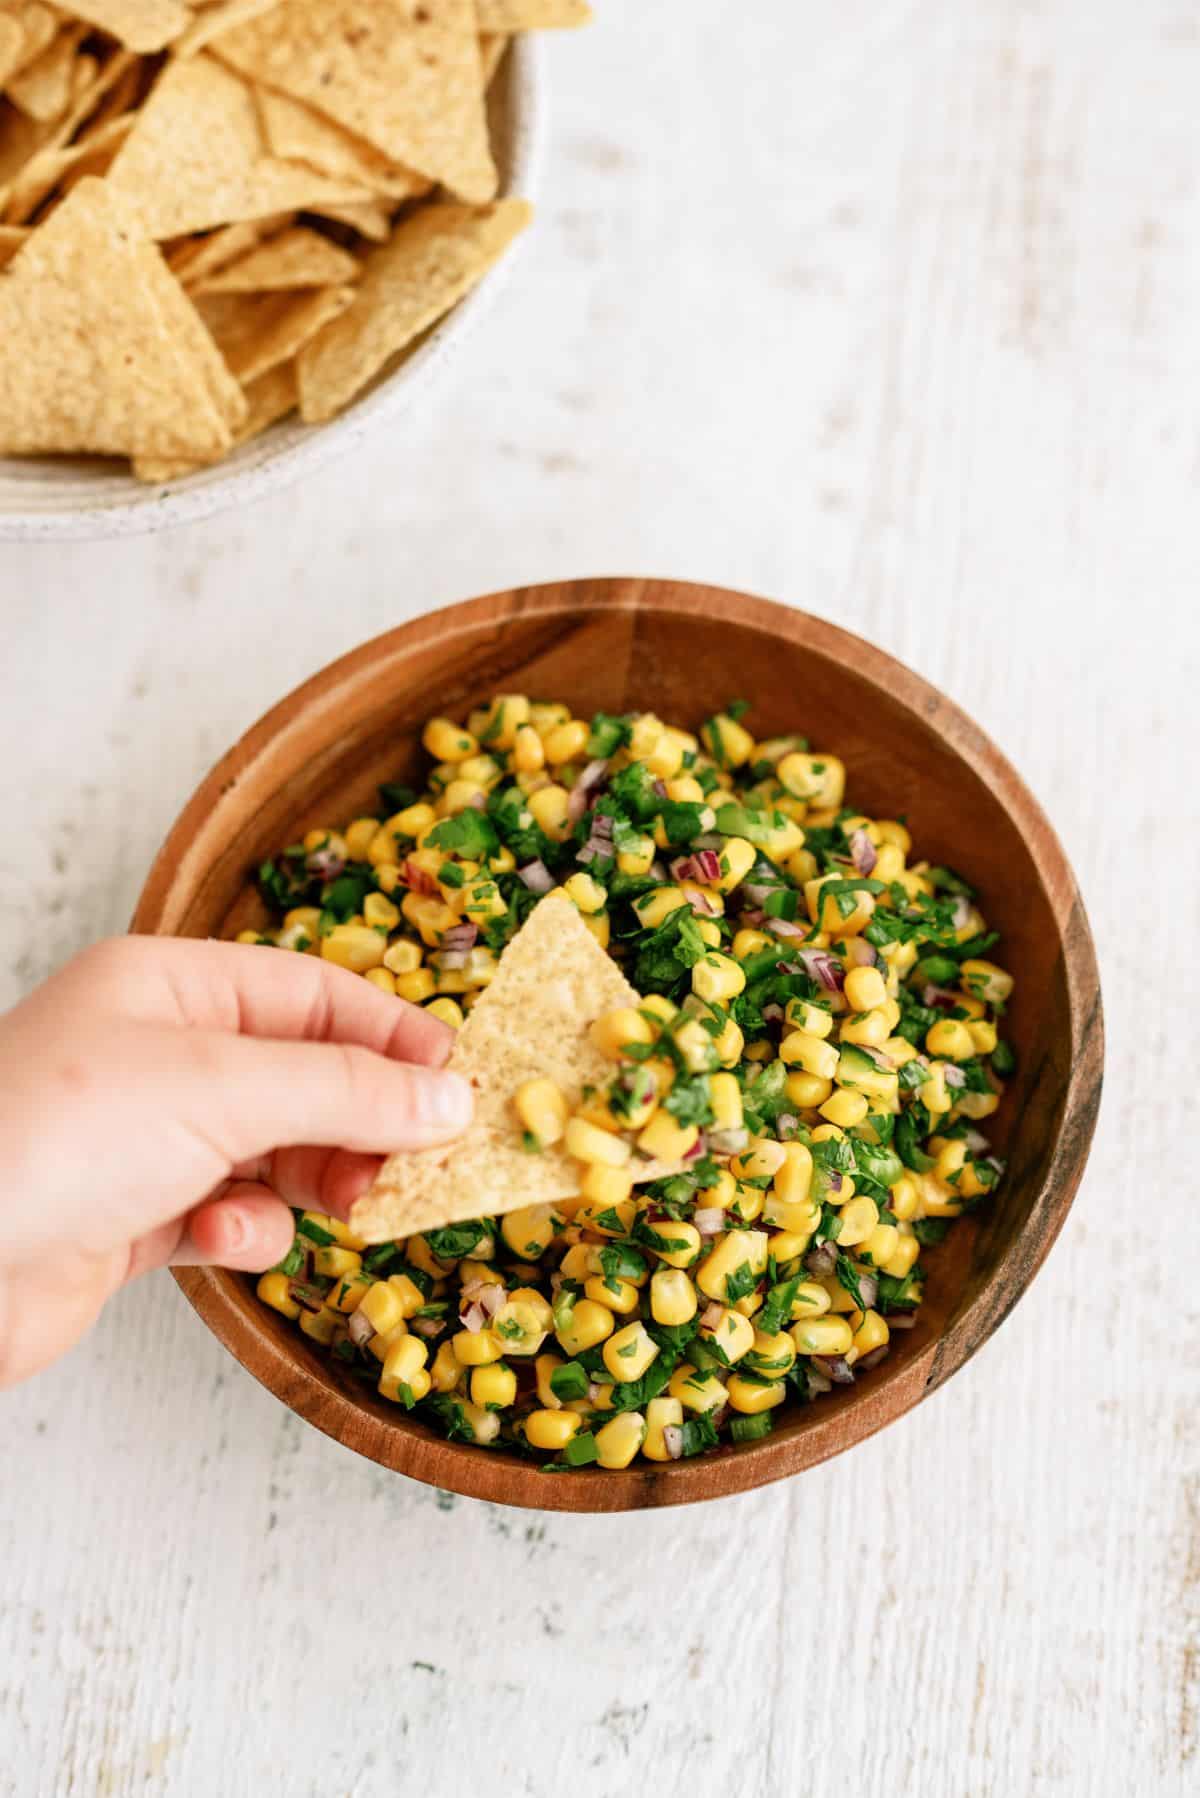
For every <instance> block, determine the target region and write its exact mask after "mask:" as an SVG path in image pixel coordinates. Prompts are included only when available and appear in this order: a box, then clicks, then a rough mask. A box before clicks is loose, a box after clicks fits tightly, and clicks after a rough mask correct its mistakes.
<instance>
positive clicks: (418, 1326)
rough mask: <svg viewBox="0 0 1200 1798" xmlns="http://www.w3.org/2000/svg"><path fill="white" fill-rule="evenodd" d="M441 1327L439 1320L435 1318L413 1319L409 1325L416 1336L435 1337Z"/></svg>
mask: <svg viewBox="0 0 1200 1798" xmlns="http://www.w3.org/2000/svg"><path fill="white" fill-rule="evenodd" d="M441 1327H442V1323H441V1319H440V1318H437V1317H414V1318H413V1320H412V1323H411V1324H410V1325H409V1328H410V1329H411V1330H412V1331H413V1334H414V1335H416V1336H436V1335H437V1333H438V1331H439V1330H440V1329H441Z"/></svg>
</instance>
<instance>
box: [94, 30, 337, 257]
mask: <svg viewBox="0 0 1200 1798" xmlns="http://www.w3.org/2000/svg"><path fill="white" fill-rule="evenodd" d="M109 179H110V181H111V182H112V183H113V186H114V187H116V188H117V189H118V190H119V191H120V192H121V193H122V194H123V195H125V196H126V198H127V199H128V200H129V202H130V204H131V205H132V206H133V207H134V208H135V210H136V214H137V216H138V218H139V220H140V222H141V224H142V226H143V228H144V229H145V231H146V233H147V235H148V236H150V237H179V236H181V235H182V234H183V233H184V232H185V231H205V230H208V229H209V228H210V227H212V226H215V225H227V224H231V223H234V222H236V221H237V220H239V219H248V218H259V217H261V216H262V215H263V214H264V213H267V212H280V211H283V210H291V209H293V208H299V207H302V206H310V207H311V206H319V205H320V204H321V203H322V201H332V202H334V203H335V204H338V203H342V202H350V203H353V202H355V201H358V200H364V199H369V198H370V197H371V196H370V194H369V193H367V192H366V191H365V190H364V189H362V188H361V187H355V186H353V185H351V184H350V183H348V182H336V181H329V180H327V179H326V178H325V177H324V176H323V175H318V174H315V173H314V172H313V171H312V170H311V169H306V168H302V167H300V166H299V165H298V164H295V163H290V162H281V161H279V160H278V159H277V158H276V157H273V156H270V155H268V154H267V152H266V147H265V145H264V143H263V139H262V132H261V129H260V126H259V122H258V113H257V111H256V109H255V105H254V98H253V95H252V94H251V93H250V90H249V89H248V88H247V86H246V84H245V83H244V82H243V81H241V80H240V79H239V78H238V76H236V75H234V74H231V73H230V71H229V70H228V69H226V68H223V67H222V66H221V64H220V63H218V62H214V61H213V59H212V58H211V57H210V56H193V57H186V58H183V59H182V60H179V59H177V60H175V61H173V62H170V63H168V64H167V67H166V69H165V70H164V72H163V74H162V76H161V77H160V78H159V81H158V83H157V85H156V86H155V88H154V91H153V93H152V94H151V95H150V98H149V99H148V100H147V102H146V104H145V106H144V107H143V108H142V110H141V112H140V114H139V115H138V122H137V126H136V128H135V130H134V131H133V133H132V135H131V136H130V138H129V141H128V143H126V144H125V146H124V148H123V149H122V151H121V153H120V155H119V156H118V157H117V159H116V161H115V162H114V163H113V166H112V171H111V173H110V175H109Z"/></svg>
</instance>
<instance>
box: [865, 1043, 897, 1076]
mask: <svg viewBox="0 0 1200 1798" xmlns="http://www.w3.org/2000/svg"><path fill="white" fill-rule="evenodd" d="M855 1047H856V1048H859V1049H861V1050H862V1052H863V1054H864V1055H865V1056H866V1057H867V1058H868V1060H869V1061H872V1062H873V1063H874V1064H875V1066H876V1067H877V1068H878V1069H879V1070H880V1072H881V1073H884V1074H890V1073H891V1071H892V1069H893V1068H894V1067H895V1065H896V1064H895V1062H894V1061H893V1060H892V1058H891V1056H890V1055H885V1054H884V1052H883V1050H882V1049H871V1048H868V1046H867V1045H866V1044H865V1043H857V1044H856V1045H855Z"/></svg>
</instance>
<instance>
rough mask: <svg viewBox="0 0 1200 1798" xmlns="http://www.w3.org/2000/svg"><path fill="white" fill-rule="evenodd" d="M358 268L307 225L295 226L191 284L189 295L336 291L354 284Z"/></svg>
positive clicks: (344, 252) (354, 260)
mask: <svg viewBox="0 0 1200 1798" xmlns="http://www.w3.org/2000/svg"><path fill="white" fill-rule="evenodd" d="M361 273H362V265H361V263H360V262H359V260H358V258H357V257H356V256H352V255H351V254H350V252H349V250H343V249H341V248H340V247H339V246H338V245H337V244H335V243H331V242H330V240H329V238H328V237H322V235H321V233H320V232H319V231H313V230H310V228H309V227H308V226H307V225H296V226H294V227H293V228H292V229H291V230H290V231H282V232H280V234H279V236H278V237H272V238H270V239H269V240H268V241H267V242H266V243H264V244H258V245H257V246H256V247H255V248H254V249H252V250H248V251H247V252H246V254H245V255H244V256H239V257H237V258H236V259H235V260H234V261H233V262H227V263H226V264H225V266H224V267H223V268H219V269H217V270H216V272H215V273H214V274H211V275H207V276H205V277H204V278H203V279H202V280H199V281H192V282H190V283H189V288H190V291H191V292H192V293H195V294H204V293H274V292H279V291H280V290H282V289H286V288H291V287H337V286H341V285H343V284H344V283H345V282H347V281H357V280H358V277H359V275H360V274H361Z"/></svg>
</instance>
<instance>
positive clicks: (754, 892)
mask: <svg viewBox="0 0 1200 1798" xmlns="http://www.w3.org/2000/svg"><path fill="white" fill-rule="evenodd" d="M775 891H776V888H775V887H773V886H768V885H767V884H766V883H765V882H763V881H761V880H748V881H747V882H746V883H745V885H744V886H743V888H742V892H743V893H744V894H745V895H746V897H747V899H748V900H749V901H750V903H751V905H765V904H766V903H767V894H768V893H773V892H775Z"/></svg>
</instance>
